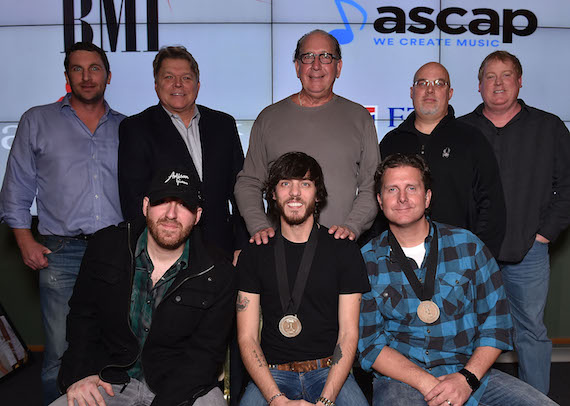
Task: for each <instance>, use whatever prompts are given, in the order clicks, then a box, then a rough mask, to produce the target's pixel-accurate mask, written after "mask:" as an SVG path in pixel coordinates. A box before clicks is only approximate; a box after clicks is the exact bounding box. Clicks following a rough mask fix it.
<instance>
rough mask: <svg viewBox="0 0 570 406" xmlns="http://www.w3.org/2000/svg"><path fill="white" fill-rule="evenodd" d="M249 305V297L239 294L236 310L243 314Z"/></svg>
mask: <svg viewBox="0 0 570 406" xmlns="http://www.w3.org/2000/svg"><path fill="white" fill-rule="evenodd" d="M248 304H249V299H248V298H247V297H243V296H242V295H241V293H238V297H237V302H236V309H237V311H238V312H243V311H244V310H246V309H247V305H248Z"/></svg>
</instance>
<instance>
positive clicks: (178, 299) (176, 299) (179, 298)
mask: <svg viewBox="0 0 570 406" xmlns="http://www.w3.org/2000/svg"><path fill="white" fill-rule="evenodd" d="M181 300H182V298H181V297H180V296H176V297H175V298H174V301H175V302H180V301H181Z"/></svg>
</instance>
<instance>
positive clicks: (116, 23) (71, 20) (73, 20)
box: [63, 0, 158, 52]
mask: <svg viewBox="0 0 570 406" xmlns="http://www.w3.org/2000/svg"><path fill="white" fill-rule="evenodd" d="M75 3H76V0H63V49H67V48H69V47H70V46H71V45H73V44H74V43H75V42H76V39H75V31H76V24H77V23H78V22H79V23H80V24H79V25H78V26H77V27H79V26H80V27H81V39H80V40H77V41H86V42H93V27H92V25H91V23H89V22H87V21H86V20H87V19H88V17H89V16H90V14H91V13H92V10H95V11H94V13H99V21H97V23H96V24H93V25H96V26H97V30H98V31H99V34H100V38H99V41H98V42H99V45H100V46H101V48H103V44H104V43H105V41H104V35H105V29H104V27H106V28H107V38H108V40H109V47H110V49H109V50H110V51H111V52H116V51H117V42H118V39H119V30H120V28H121V27H124V31H125V33H124V36H125V48H124V49H123V50H124V51H126V52H136V51H139V49H137V19H136V17H137V15H136V14H137V13H136V4H137V1H136V0H121V2H120V4H119V10H118V18H117V11H116V8H115V2H114V0H99V2H98V5H97V6H96V7H95V8H93V0H80V4H81V14H80V15H79V16H76V15H75V7H74V4H75ZM139 3H146V4H144V6H145V7H144V8H145V9H146V36H147V38H146V39H147V46H146V50H147V51H158V0H146V1H144V2H143V1H139ZM123 15H124V19H121V17H122V16H123ZM139 18H140V17H139ZM139 25H140V21H139Z"/></svg>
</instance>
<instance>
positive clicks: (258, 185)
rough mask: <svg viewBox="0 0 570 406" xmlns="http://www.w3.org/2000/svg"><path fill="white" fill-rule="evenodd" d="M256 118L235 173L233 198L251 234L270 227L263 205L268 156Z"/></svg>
mask: <svg viewBox="0 0 570 406" xmlns="http://www.w3.org/2000/svg"><path fill="white" fill-rule="evenodd" d="M260 121H261V120H260V118H258V119H257V120H256V121H255V123H253V128H252V129H251V134H250V139H249V148H248V151H247V155H246V157H245V161H244V164H243V169H242V170H241V172H240V173H239V174H238V175H237V180H236V185H235V190H234V194H235V198H236V201H237V205H238V208H239V211H240V214H241V215H242V217H243V218H244V220H245V224H246V226H247V230H248V231H249V233H250V234H251V235H253V234H255V233H256V232H258V231H259V230H262V229H264V228H267V227H270V226H271V224H270V222H269V220H268V219H267V216H266V215H265V210H264V206H263V187H264V184H265V181H266V180H267V176H268V169H267V166H268V158H267V153H266V151H265V148H264V146H263V130H262V128H261V127H262V124H261V122H260Z"/></svg>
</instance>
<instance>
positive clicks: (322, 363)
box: [268, 356, 332, 372]
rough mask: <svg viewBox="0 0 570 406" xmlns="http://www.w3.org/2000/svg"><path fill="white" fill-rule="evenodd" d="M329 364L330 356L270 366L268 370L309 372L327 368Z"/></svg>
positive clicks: (330, 362) (330, 361)
mask: <svg viewBox="0 0 570 406" xmlns="http://www.w3.org/2000/svg"><path fill="white" fill-rule="evenodd" d="M331 364H332V356H331V357H326V358H321V359H312V360H309V361H293V362H287V363H286V364H270V365H268V366H269V368H270V369H278V370H279V371H291V372H309V371H314V370H315V369H319V368H328V367H330V366H331Z"/></svg>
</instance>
